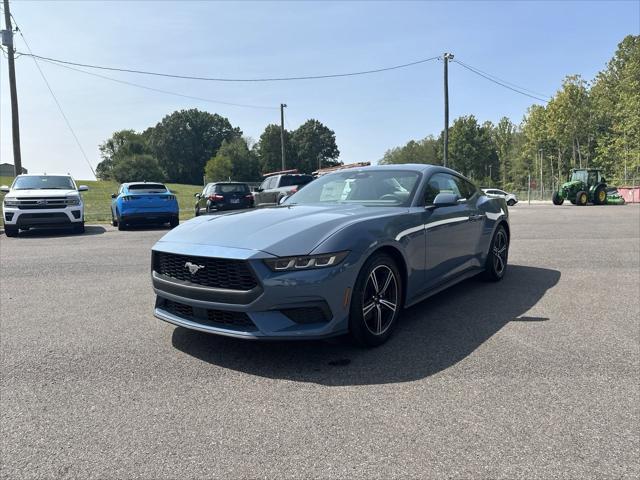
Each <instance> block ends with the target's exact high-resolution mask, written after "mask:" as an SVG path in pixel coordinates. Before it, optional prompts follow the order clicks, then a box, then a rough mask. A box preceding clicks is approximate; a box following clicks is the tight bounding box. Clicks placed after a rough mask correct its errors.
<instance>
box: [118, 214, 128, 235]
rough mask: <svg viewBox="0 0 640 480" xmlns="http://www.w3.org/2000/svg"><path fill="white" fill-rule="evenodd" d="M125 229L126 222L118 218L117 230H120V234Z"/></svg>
mask: <svg viewBox="0 0 640 480" xmlns="http://www.w3.org/2000/svg"><path fill="white" fill-rule="evenodd" d="M126 229H127V222H125V221H124V218H122V217H119V218H118V230H120V231H121V232H122V231H123V230H126Z"/></svg>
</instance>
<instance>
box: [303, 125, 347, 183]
mask: <svg viewBox="0 0 640 480" xmlns="http://www.w3.org/2000/svg"><path fill="white" fill-rule="evenodd" d="M291 142H292V144H293V147H294V149H295V151H296V157H297V158H296V160H297V162H296V166H297V168H298V169H299V170H300V171H301V172H303V173H311V172H313V171H314V170H317V169H318V167H322V168H324V167H334V166H336V165H341V162H339V161H338V160H337V158H338V157H339V156H340V150H338V145H337V144H336V134H335V132H334V131H333V130H331V129H330V128H328V127H326V126H325V125H323V124H322V123H321V122H319V121H318V120H314V119H311V120H307V121H306V122H305V123H303V124H302V125H300V126H299V127H298V128H297V129H296V130H294V131H293V133H292V134H291Z"/></svg>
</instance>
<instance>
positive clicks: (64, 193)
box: [7, 189, 78, 198]
mask: <svg viewBox="0 0 640 480" xmlns="http://www.w3.org/2000/svg"><path fill="white" fill-rule="evenodd" d="M72 195H78V191H77V190H58V189H41V190H36V189H34V190H11V191H10V192H9V193H7V196H8V197H20V198H27V197H69V196H72Z"/></svg>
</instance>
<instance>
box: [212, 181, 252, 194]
mask: <svg viewBox="0 0 640 480" xmlns="http://www.w3.org/2000/svg"><path fill="white" fill-rule="evenodd" d="M216 192H217V193H249V187H248V186H247V185H245V184H244V183H227V184H224V183H223V184H218V185H216Z"/></svg>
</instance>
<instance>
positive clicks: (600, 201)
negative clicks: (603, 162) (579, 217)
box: [593, 185, 607, 205]
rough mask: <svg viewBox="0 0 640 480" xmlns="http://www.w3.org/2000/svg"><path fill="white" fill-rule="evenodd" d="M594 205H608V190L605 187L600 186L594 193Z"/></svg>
mask: <svg viewBox="0 0 640 480" xmlns="http://www.w3.org/2000/svg"><path fill="white" fill-rule="evenodd" d="M593 203H595V204H596V205H605V204H606V203H607V189H606V188H605V186H604V185H600V186H599V187H598V188H596V191H595V192H594V193H593Z"/></svg>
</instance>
